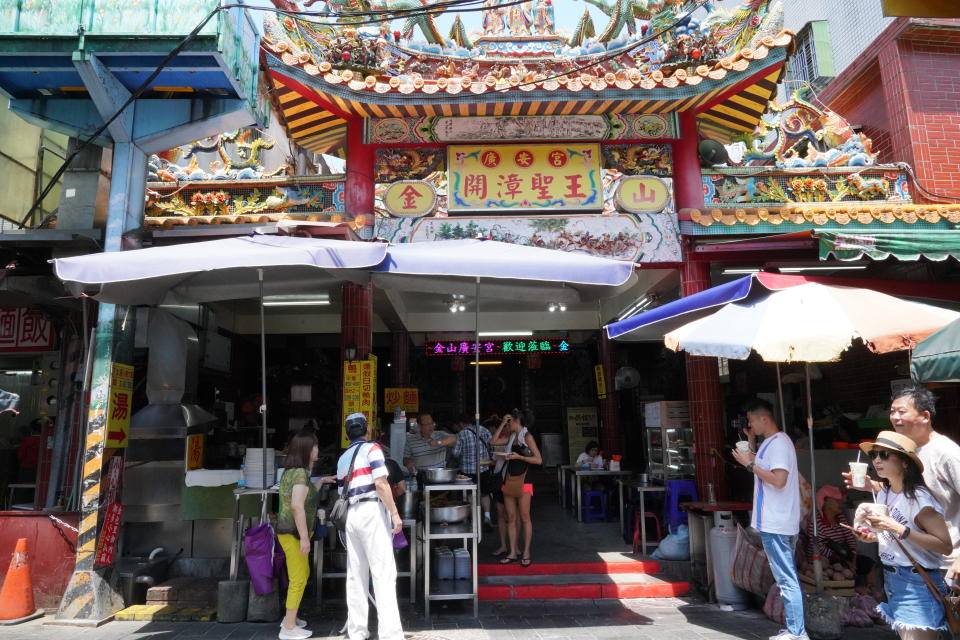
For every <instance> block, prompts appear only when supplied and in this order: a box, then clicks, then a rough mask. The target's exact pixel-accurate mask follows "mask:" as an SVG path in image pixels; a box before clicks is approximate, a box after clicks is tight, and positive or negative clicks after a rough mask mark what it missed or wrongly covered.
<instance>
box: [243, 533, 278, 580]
mask: <svg viewBox="0 0 960 640" xmlns="http://www.w3.org/2000/svg"><path fill="white" fill-rule="evenodd" d="M274 542H275V536H274V535H273V527H272V526H270V523H267V522H265V523H263V524H258V525H257V526H255V527H250V528H249V529H247V532H246V533H245V534H244V536H243V555H244V557H245V558H246V560H247V569H248V570H249V571H250V584H251V585H252V586H253V591H254V593H256V594H257V595H259V596H262V595H266V594H268V593H272V592H273V575H274V561H275V557H274ZM281 562H282V560H281Z"/></svg>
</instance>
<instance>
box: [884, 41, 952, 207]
mask: <svg viewBox="0 0 960 640" xmlns="http://www.w3.org/2000/svg"><path fill="white" fill-rule="evenodd" d="M955 35H956V36H957V38H958V39H957V40H955V41H954V42H953V43H952V44H942V43H931V42H917V41H913V40H910V41H901V42H900V43H899V47H898V48H899V52H900V58H901V60H902V61H903V62H902V68H903V70H904V72H905V78H906V81H907V87H908V99H909V102H910V132H911V138H912V139H913V150H914V163H913V164H914V170H915V171H916V174H917V177H918V178H919V179H920V182H921V183H923V185H924V186H925V187H926V188H927V189H929V190H930V191H932V192H934V193H936V194H943V195H950V196H960V162H958V160H960V31H958V32H957V33H956V34H955Z"/></svg>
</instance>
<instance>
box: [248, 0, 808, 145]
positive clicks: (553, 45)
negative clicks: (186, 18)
mask: <svg viewBox="0 0 960 640" xmlns="http://www.w3.org/2000/svg"><path fill="white" fill-rule="evenodd" d="M634 1H636V0H634ZM491 2H492V4H491V7H497V6H499V5H498V3H497V2H495V1H494V0H491ZM543 2H544V0H539V1H538V2H537V6H538V7H539V6H540V5H541V4H542V3H543ZM547 4H548V5H549V4H550V3H549V2H547ZM766 5H767V3H766V2H765V1H763V0H748V2H746V3H744V4H743V5H741V6H740V7H739V8H738V9H737V10H736V11H734V12H732V13H731V12H725V13H722V14H719V17H717V16H715V15H714V14H710V15H709V16H708V17H707V18H705V19H704V20H703V21H701V22H694V23H691V21H690V20H688V21H687V23H686V26H685V27H683V28H678V29H677V30H676V31H669V29H666V30H664V31H662V32H659V33H660V34H661V35H659V36H658V37H656V38H653V37H652V36H651V37H646V36H644V35H643V34H645V33H647V25H642V28H641V29H639V30H634V29H633V28H632V27H631V26H630V24H629V23H627V24H626V27H625V28H626V29H627V31H628V35H626V36H623V37H621V36H619V35H618V34H619V32H616V33H614V34H613V36H610V34H611V33H613V32H612V31H611V28H610V26H609V25H608V28H607V29H605V30H604V34H605V36H606V37H607V40H598V39H594V38H585V37H584V36H585V35H587V34H588V33H589V32H588V31H583V32H582V33H575V34H574V35H573V36H571V37H569V38H568V37H566V36H563V37H561V36H560V35H557V34H556V33H555V32H554V31H553V30H552V24H551V25H550V27H551V28H550V29H544V30H542V32H539V33H536V32H532V31H531V30H530V29H529V28H528V29H527V30H526V31H524V30H523V29H524V28H525V25H524V23H521V24H520V28H519V31H518V30H517V28H515V27H511V28H510V29H511V31H510V33H507V34H505V33H503V32H501V31H493V32H488V33H485V34H484V35H482V36H480V37H478V38H476V39H475V40H474V41H473V42H472V43H471V42H467V41H466V37H467V36H466V35H465V34H464V29H463V28H462V25H460V26H459V28H456V25H455V29H454V30H453V31H452V32H451V35H452V36H454V37H452V38H451V39H449V40H445V41H441V42H433V39H436V38H438V37H439V36H438V35H437V33H436V29H435V27H434V28H430V27H423V32H424V33H425V34H427V40H428V43H426V44H424V43H418V42H412V41H410V40H409V39H405V38H404V37H403V34H401V32H400V31H396V32H394V33H393V34H392V35H393V36H394V37H393V38H391V34H390V33H389V32H388V31H387V30H385V29H381V33H380V34H379V36H370V35H364V34H362V33H359V30H357V29H350V28H344V27H341V26H338V25H336V24H330V23H324V24H319V23H317V22H310V21H306V20H305V19H302V18H296V19H294V18H290V17H285V18H283V19H282V20H280V21H278V20H276V18H272V17H271V18H268V19H267V20H266V21H265V34H266V35H265V36H264V39H263V42H262V47H263V50H264V63H265V66H266V67H267V69H268V73H269V76H270V80H271V82H272V83H273V86H274V89H275V91H274V99H275V101H276V102H275V105H276V106H277V107H278V111H279V112H280V113H281V114H282V116H283V118H284V120H285V121H286V125H287V128H288V131H289V133H290V135H291V137H292V138H294V139H295V140H296V141H298V142H299V143H300V144H301V145H302V146H304V147H305V148H308V149H311V150H313V151H326V152H329V151H331V150H335V149H336V148H337V147H338V146H339V145H340V144H341V143H342V138H343V134H344V129H345V119H346V118H350V117H360V118H389V117H424V116H428V117H429V116H473V115H487V116H492V115H582V114H607V113H624V114H640V113H665V112H680V111H688V110H694V111H695V112H696V113H697V114H698V120H699V124H700V128H701V134H702V135H704V136H707V137H712V138H715V139H718V140H721V141H724V142H725V141H729V140H730V139H732V138H733V137H735V136H736V135H738V134H742V133H749V132H752V131H753V130H754V128H755V127H756V126H757V124H758V123H759V122H760V119H761V116H762V115H763V113H764V111H765V110H766V108H767V104H768V102H769V100H770V99H771V98H772V97H773V96H774V95H775V93H776V90H777V83H778V82H779V81H780V79H781V77H782V74H783V66H784V63H785V61H786V59H787V58H788V57H789V55H790V54H791V53H792V50H793V34H792V33H791V32H789V31H784V30H782V29H781V26H782V12H781V11H780V9H779V5H776V6H774V7H773V8H772V9H770V10H767V7H766ZM268 15H272V14H268ZM531 15H532V14H531ZM611 20H613V18H611ZM655 20H656V19H655V18H654V19H651V21H650V22H649V23H648V24H650V25H655V24H656V22H655ZM585 22H586V21H585V20H581V23H583V24H585ZM674 24H676V23H674ZM526 26H527V27H529V25H526ZM485 28H486V19H485ZM493 28H494V29H496V28H498V27H496V26H495V27H493ZM578 30H580V31H582V29H581V28H580V26H578ZM412 32H413V27H410V29H409V33H412ZM651 33H652V32H651ZM430 34H432V35H430ZM431 42H432V44H431ZM581 42H582V44H579V43H581ZM465 44H469V45H470V48H469V49H468V48H466V47H465V46H463V45H465Z"/></svg>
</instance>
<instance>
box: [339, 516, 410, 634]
mask: <svg viewBox="0 0 960 640" xmlns="http://www.w3.org/2000/svg"><path fill="white" fill-rule="evenodd" d="M388 518H389V514H388V513H387V511H386V509H384V508H383V505H382V504H381V503H380V501H379V500H378V501H376V502H361V503H358V504H355V505H353V506H351V507H350V511H349V514H348V516H347V530H346V538H347V638H349V639H350V640H366V639H367V638H368V637H369V636H370V630H369V628H368V626H367V619H368V616H369V606H368V603H367V585H368V584H370V576H371V574H372V575H373V596H374V598H375V599H376V601H377V628H378V632H377V636H378V637H379V639H380V640H403V627H402V626H401V624H400V610H399V609H398V608H397V564H396V562H395V561H394V559H393V534H392V533H391V528H390V526H389V524H388V522H389V519H388Z"/></svg>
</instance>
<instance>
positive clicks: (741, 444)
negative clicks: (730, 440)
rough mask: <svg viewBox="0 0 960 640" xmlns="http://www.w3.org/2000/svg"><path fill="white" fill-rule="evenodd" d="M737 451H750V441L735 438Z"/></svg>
mask: <svg viewBox="0 0 960 640" xmlns="http://www.w3.org/2000/svg"><path fill="white" fill-rule="evenodd" d="M737 451H739V452H740V453H746V452H748V451H750V443H749V442H747V441H746V440H737Z"/></svg>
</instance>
